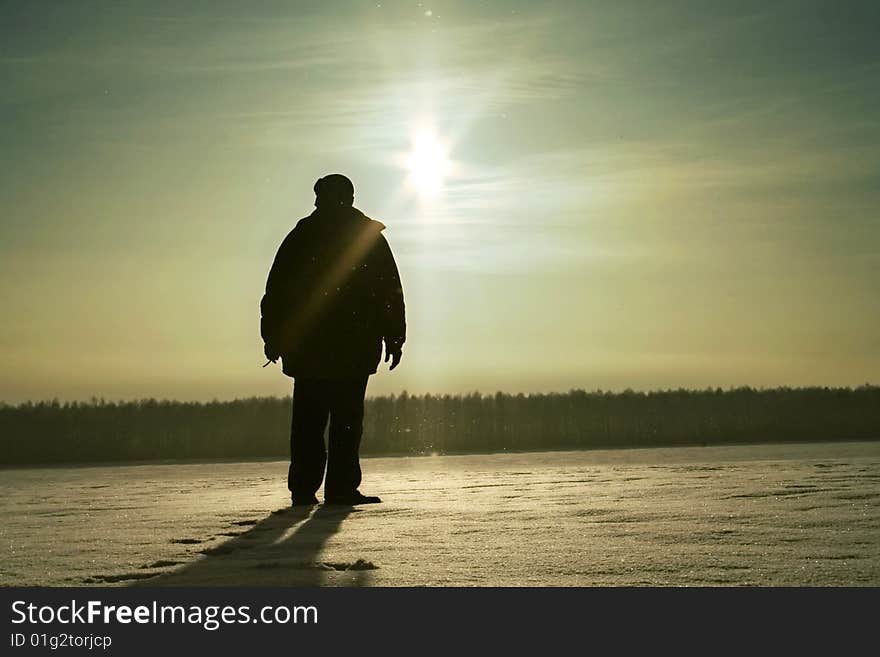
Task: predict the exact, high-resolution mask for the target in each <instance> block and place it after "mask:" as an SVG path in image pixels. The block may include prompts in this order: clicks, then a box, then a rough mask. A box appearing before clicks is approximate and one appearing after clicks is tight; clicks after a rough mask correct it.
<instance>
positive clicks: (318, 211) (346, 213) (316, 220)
mask: <svg viewBox="0 0 880 657" xmlns="http://www.w3.org/2000/svg"><path fill="white" fill-rule="evenodd" d="M348 221H364V222H368V223H369V224H370V227H371V228H372V229H374V230H376V231H379V232H381V231H383V230H385V224H383V223H382V222H381V221H377V220H375V219H371V218H370V217H368V216H367V215H365V214H364V213H363V212H361V211H360V210H358V209H357V208H355V207H352V206H350V205H349V206H345V207H340V208H333V209H332V210H331V209H329V208H315V210H314V212H312V214H310V215H309V216H308V217H306V218H304V219H301V220H300V222H299V223H302V224H305V225H306V226H310V225H312V226H314V225H318V224H334V223H341V222H348Z"/></svg>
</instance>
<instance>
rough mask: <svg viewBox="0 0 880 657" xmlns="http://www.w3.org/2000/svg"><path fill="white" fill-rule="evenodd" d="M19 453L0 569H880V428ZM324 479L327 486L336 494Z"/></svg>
mask: <svg viewBox="0 0 880 657" xmlns="http://www.w3.org/2000/svg"><path fill="white" fill-rule="evenodd" d="M286 468H287V464H286V463H284V462H277V461H276V462H267V461H263V462H246V463H212V464H182V465H174V464H169V465H165V464H161V465H133V466H109V467H77V468H40V469H24V470H5V471H2V472H0V495H2V496H0V514H2V519H0V545H2V550H3V560H2V562H0V584H3V585H51V586H65V585H82V584H90V583H94V584H105V583H107V582H111V583H119V584H121V585H126V584H135V583H136V584H140V585H183V584H223V585H262V584H266V585H276V584H290V585H380V586H421V585H430V586H435V585H440V586H450V585H454V586H489V585H503V586H533V585H548V586H562V585H565V586H595V585H873V586H878V585H880V443H848V444H818V445H785V446H783V445H765V446H748V447H705V448H678V449H639V450H620V451H584V452H545V453H528V454H499V455H490V456H444V457H425V458H383V459H365V460H364V461H363V468H364V473H365V477H364V485H363V486H362V490H363V491H364V492H366V493H368V494H380V495H382V497H383V499H384V500H385V502H384V503H383V504H380V505H372V506H365V507H357V508H354V509H349V508H340V507H322V506H319V507H315V508H314V509H307V510H304V511H299V510H296V511H292V510H290V509H289V508H286V504H287V501H288V498H287V491H286V489H285V476H286ZM319 497H320V494H319Z"/></svg>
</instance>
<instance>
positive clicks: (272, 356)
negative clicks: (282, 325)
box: [263, 343, 281, 363]
mask: <svg viewBox="0 0 880 657" xmlns="http://www.w3.org/2000/svg"><path fill="white" fill-rule="evenodd" d="M263 353H264V354H266V358H268V359H269V360H270V361H271V362H273V363H276V362H278V358H279V357H280V356H281V354H279V353H278V349H277V348H276V347H275V346H274V345H270V344H268V343H266V345H265V346H264V347H263Z"/></svg>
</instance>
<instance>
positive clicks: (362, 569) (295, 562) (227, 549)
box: [132, 506, 373, 587]
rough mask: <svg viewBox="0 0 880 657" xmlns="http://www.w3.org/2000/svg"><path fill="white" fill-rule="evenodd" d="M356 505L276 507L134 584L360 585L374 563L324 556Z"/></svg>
mask: <svg viewBox="0 0 880 657" xmlns="http://www.w3.org/2000/svg"><path fill="white" fill-rule="evenodd" d="M355 512H357V509H355V508H353V507H346V506H319V507H316V508H314V509H313V508H309V507H305V508H303V507H297V508H292V509H290V508H289V509H282V510H279V511H275V512H273V513H272V514H271V515H269V516H268V517H266V518H264V519H263V520H261V521H259V522H258V523H256V524H255V525H253V526H252V527H251V528H249V529H248V530H247V531H245V532H243V533H241V534H240V535H238V536H235V537H233V538H232V539H230V540H228V541H225V542H224V543H221V544H220V545H215V546H212V547H208V548H205V549H204V550H202V551H201V552H202V554H203V555H204V556H201V557H199V558H198V559H196V560H195V561H193V562H191V563H188V564H186V565H185V566H183V567H181V568H178V569H177V570H174V571H171V572H167V573H163V574H160V575H158V576H156V577H151V578H149V579H144V580H139V581H137V582H134V583H133V584H132V585H133V586H150V587H152V586H322V585H337V586H339V585H342V586H361V585H364V584H366V583H367V581H366V580H367V579H368V577H369V573H368V572H367V571H368V570H370V569H371V568H372V567H373V566H372V564H369V563H367V562H364V561H361V560H359V559H351V560H350V561H345V562H339V563H336V562H333V563H329V562H324V561H321V560H320V556H321V552H322V550H323V548H324V545H325V543H326V542H327V540H328V539H329V538H330V537H331V536H333V534H335V533H336V532H337V531H339V528H340V525H341V524H342V521H343V520H345V518H347V517H348V516H349V515H350V514H351V513H355Z"/></svg>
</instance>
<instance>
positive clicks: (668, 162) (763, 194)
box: [0, 0, 880, 403]
mask: <svg viewBox="0 0 880 657" xmlns="http://www.w3.org/2000/svg"><path fill="white" fill-rule="evenodd" d="M878 26H880V10H878V9H877V8H876V4H875V3H873V2H855V1H853V2H846V3H840V2H808V1H806V0H799V1H794V2H770V1H761V2H717V3H707V2H702V1H695V2H683V1H669V2H653V1H650V2H649V1H645V2H634V1H628V0H622V1H619V2H589V1H585V0H584V1H577V2H544V3H542V2H514V1H511V2H503V1H484V2H479V1H476V0H470V1H458V2H449V1H442V2H390V1H386V0H382V1H381V2H376V1H373V2H350V1H340V2H330V1H328V2H259V1H256V2H248V3H242V2H229V1H214V2H207V1H184V0H180V1H174V2H170V1H157V0H152V1H149V2H146V1H144V2H141V1H127V2H126V1H120V2H109V1H107V2H93V1H89V0H79V1H78V2H75V3H72V2H60V1H59V2H39V1H21V2H18V1H9V0H4V1H2V2H0V88H2V93H0V172H2V173H0V236H2V240H0V295H2V296H0V298H2V314H0V315H2V320H0V400H2V401H4V402H7V403H18V402H21V401H23V400H27V399H33V400H37V399H52V398H58V399H61V400H74V399H80V400H81V399H89V398H91V397H104V398H106V399H140V398H145V397H155V398H168V399H185V400H210V399H232V398H242V397H250V396H263V395H285V394H289V393H290V389H291V381H290V379H288V378H286V377H284V376H283V375H282V374H281V372H280V368H278V367H277V366H275V367H266V368H265V369H263V368H261V365H262V364H263V363H264V362H265V359H264V358H263V353H262V342H261V340H260V336H259V301H260V298H261V296H262V293H263V289H264V285H265V279H266V275H267V273H268V270H269V267H270V265H271V262H272V259H273V257H274V254H275V251H276V249H277V247H278V245H279V244H280V242H281V240H282V239H283V237H284V236H285V235H286V233H287V232H288V231H289V230H290V229H291V228H292V226H293V225H294V224H295V223H296V221H297V220H298V219H299V218H301V217H304V216H307V215H308V214H309V213H310V212H311V211H312V209H313V201H314V195H313V193H312V185H313V184H314V181H315V180H316V179H317V178H318V177H320V176H322V175H325V174H327V173H332V172H340V173H344V174H346V175H348V176H349V177H350V178H351V179H352V180H353V181H354V184H355V195H356V196H355V205H356V206H357V207H359V208H360V209H361V210H363V211H364V212H365V213H366V214H367V215H369V216H371V217H373V218H376V219H379V220H381V221H382V222H384V223H385V224H386V225H387V229H386V231H385V236H386V238H387V239H388V241H389V243H390V245H391V248H392V250H393V251H394V253H395V256H396V258H397V261H398V266H399V269H400V272H401V278H402V281H403V287H404V293H405V296H406V303H407V320H408V329H409V330H408V333H409V336H408V341H407V343H406V345H405V347H404V356H403V362H402V363H401V365H400V366H399V367H398V368H397V369H396V370H395V371H394V372H392V373H389V372H388V371H387V365H382V366H381V367H380V371H379V373H378V374H377V375H375V376H373V377H372V378H371V382H370V386H369V389H368V394H372V395H378V394H389V393H398V392H400V391H401V390H408V391H409V392H410V393H423V392H431V393H457V392H469V391H474V390H479V391H482V392H484V393H493V392H495V391H497V390H503V391H509V392H526V393H528V392H541V391H566V390H569V389H571V388H584V389H588V390H595V389H604V390H620V389H625V388H633V389H643V390H645V389H666V388H678V387H699V388H704V387H707V386H713V387H714V386H720V387H730V386H741V385H751V386H779V385H790V386H799V385H848V386H854V385H860V384H864V383H867V382H870V383H874V384H876V383H880V376H878V375H880V84H878V79H880V40H878V39H877V38H876V34H877V29H878Z"/></svg>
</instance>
